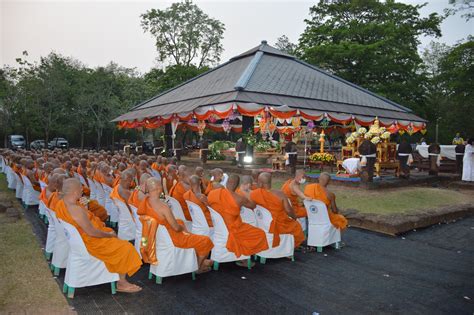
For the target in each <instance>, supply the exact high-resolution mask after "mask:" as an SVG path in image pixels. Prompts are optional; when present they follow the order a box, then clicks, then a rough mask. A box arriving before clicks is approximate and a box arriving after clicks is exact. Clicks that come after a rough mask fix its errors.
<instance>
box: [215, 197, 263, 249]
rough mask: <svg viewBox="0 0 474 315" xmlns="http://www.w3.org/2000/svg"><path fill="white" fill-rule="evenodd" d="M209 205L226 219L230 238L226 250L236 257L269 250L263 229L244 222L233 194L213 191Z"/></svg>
mask: <svg viewBox="0 0 474 315" xmlns="http://www.w3.org/2000/svg"><path fill="white" fill-rule="evenodd" d="M208 201H209V205H210V207H211V208H212V209H214V210H216V211H217V212H218V213H219V214H220V215H221V216H222V218H223V219H224V222H225V225H226V227H227V230H228V231H229V237H228V239H227V244H226V248H227V250H229V251H230V252H233V253H234V254H235V256H237V257H239V256H241V255H246V256H250V255H255V254H257V253H259V252H261V251H264V250H266V249H268V242H267V236H266V235H265V232H264V231H263V230H262V229H259V228H257V227H254V226H252V225H250V224H247V223H244V222H242V218H241V217H240V207H239V205H238V204H237V203H236V202H235V199H234V197H233V196H232V193H231V192H230V191H229V190H227V189H225V188H217V189H214V190H212V191H211V192H210V193H209V196H208Z"/></svg>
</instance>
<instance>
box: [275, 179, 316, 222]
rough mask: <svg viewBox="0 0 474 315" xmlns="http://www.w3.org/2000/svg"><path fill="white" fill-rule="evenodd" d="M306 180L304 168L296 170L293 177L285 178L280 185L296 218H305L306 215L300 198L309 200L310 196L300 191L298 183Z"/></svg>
mask: <svg viewBox="0 0 474 315" xmlns="http://www.w3.org/2000/svg"><path fill="white" fill-rule="evenodd" d="M305 182H306V178H305V174H304V170H297V171H296V172H295V177H294V178H290V179H289V180H287V181H286V182H285V183H284V184H283V186H282V187H281V191H283V193H284V194H285V196H286V197H287V198H288V199H289V200H290V202H291V207H292V208H293V210H294V211H295V214H296V217H297V218H305V217H307V216H308V214H307V213H306V208H305V207H304V205H303V204H302V202H301V200H311V198H309V197H307V196H305V195H304V193H303V192H302V191H301V188H300V185H302V184H304V183H305Z"/></svg>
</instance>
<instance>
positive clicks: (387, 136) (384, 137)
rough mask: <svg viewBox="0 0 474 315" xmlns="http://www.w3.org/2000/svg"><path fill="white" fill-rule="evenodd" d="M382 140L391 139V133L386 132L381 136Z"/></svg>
mask: <svg viewBox="0 0 474 315" xmlns="http://www.w3.org/2000/svg"><path fill="white" fill-rule="evenodd" d="M380 138H382V139H384V140H387V139H390V132H388V131H385V132H384V133H382V134H381V135H380Z"/></svg>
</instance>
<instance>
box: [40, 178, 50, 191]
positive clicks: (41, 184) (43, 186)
mask: <svg viewBox="0 0 474 315" xmlns="http://www.w3.org/2000/svg"><path fill="white" fill-rule="evenodd" d="M39 184H40V187H41V190H43V189H44V188H46V187H47V186H48V184H46V183H45V182H43V181H42V180H40V181H39Z"/></svg>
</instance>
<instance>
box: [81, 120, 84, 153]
mask: <svg viewBox="0 0 474 315" xmlns="http://www.w3.org/2000/svg"><path fill="white" fill-rule="evenodd" d="M81 150H84V125H82V126H81Z"/></svg>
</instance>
